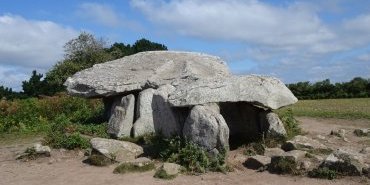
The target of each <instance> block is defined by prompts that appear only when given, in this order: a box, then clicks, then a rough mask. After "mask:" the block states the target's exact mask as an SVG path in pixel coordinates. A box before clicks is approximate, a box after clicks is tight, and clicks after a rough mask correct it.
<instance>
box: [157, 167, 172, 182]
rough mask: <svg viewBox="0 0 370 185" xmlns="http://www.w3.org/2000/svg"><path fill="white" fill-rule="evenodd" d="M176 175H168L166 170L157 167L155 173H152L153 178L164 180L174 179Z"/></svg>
mask: <svg viewBox="0 0 370 185" xmlns="http://www.w3.org/2000/svg"><path fill="white" fill-rule="evenodd" d="M176 176H177V175H168V174H167V173H166V171H165V170H164V169H161V168H160V169H158V170H157V171H156V172H155V174H154V177H155V178H159V179H166V180H171V179H174V178H176Z"/></svg>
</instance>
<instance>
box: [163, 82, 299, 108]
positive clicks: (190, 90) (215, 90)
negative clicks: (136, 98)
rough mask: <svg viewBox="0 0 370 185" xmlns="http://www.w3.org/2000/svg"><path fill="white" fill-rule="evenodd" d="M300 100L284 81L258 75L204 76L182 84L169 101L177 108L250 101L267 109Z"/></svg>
mask: <svg viewBox="0 0 370 185" xmlns="http://www.w3.org/2000/svg"><path fill="white" fill-rule="evenodd" d="M297 101H298V100H297V98H296V97H295V96H294V95H293V93H292V92H291V91H290V90H289V89H288V88H287V87H286V86H285V85H284V83H282V82H281V81H280V80H278V79H276V78H273V77H267V76H257V75H248V76H233V77H228V78H225V77H222V78H212V79H200V80H197V81H192V82H189V83H186V85H185V84H184V85H179V86H178V87H177V89H176V91H174V92H173V93H171V94H170V96H169V102H170V103H171V104H172V105H173V106H175V107H177V106H180V107H183V106H192V105H199V104H206V103H216V102H249V103H251V104H253V105H255V106H258V107H263V108H265V109H278V108H280V107H283V106H287V105H290V104H293V103H296V102H297Z"/></svg>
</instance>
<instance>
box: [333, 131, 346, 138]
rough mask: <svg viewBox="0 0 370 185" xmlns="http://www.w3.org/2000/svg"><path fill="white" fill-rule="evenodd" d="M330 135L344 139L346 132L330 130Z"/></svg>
mask: <svg viewBox="0 0 370 185" xmlns="http://www.w3.org/2000/svg"><path fill="white" fill-rule="evenodd" d="M330 135H334V136H338V137H341V138H344V137H345V135H346V130H344V129H339V130H332V131H331V132H330Z"/></svg>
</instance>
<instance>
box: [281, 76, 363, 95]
mask: <svg viewBox="0 0 370 185" xmlns="http://www.w3.org/2000/svg"><path fill="white" fill-rule="evenodd" d="M287 87H288V88H289V89H290V90H291V91H292V92H293V94H294V95H295V96H296V97H297V98H298V99H300V100H304V99H335V98H368V97H370V79H365V78H361V77H355V78H353V79H352V80H350V81H349V82H341V83H331V82H330V80H329V79H326V80H323V81H319V82H316V83H310V82H308V81H306V82H298V83H292V84H287Z"/></svg>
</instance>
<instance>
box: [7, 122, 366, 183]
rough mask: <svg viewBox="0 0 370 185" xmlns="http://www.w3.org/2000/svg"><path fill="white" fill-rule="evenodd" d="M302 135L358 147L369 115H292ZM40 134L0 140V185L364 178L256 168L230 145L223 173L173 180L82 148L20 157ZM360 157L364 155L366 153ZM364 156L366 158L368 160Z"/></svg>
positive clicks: (363, 143)
mask: <svg viewBox="0 0 370 185" xmlns="http://www.w3.org/2000/svg"><path fill="white" fill-rule="evenodd" d="M298 119H299V121H300V122H301V127H302V128H303V130H304V131H305V132H307V135H308V136H310V137H313V138H316V139H318V140H320V141H322V142H324V143H325V144H327V145H328V146H330V147H332V148H340V147H341V148H348V149H351V150H355V151H359V150H360V149H361V148H363V147H365V146H367V147H369V146H370V138H369V137H362V138H360V137H357V136H354V135H353V130H354V129H355V128H370V121H369V120H354V121H352V120H339V119H314V118H305V117H301V118H298ZM338 129H345V130H346V138H347V139H346V140H347V141H344V140H343V138H339V137H336V136H330V135H329V134H330V131H331V130H338ZM40 139H41V138H39V137H36V138H28V139H27V140H24V139H23V140H15V141H16V142H15V141H13V142H0V185H22V184H25V185H40V184H53V185H59V184H71V185H85V184H89V185H95V184H96V185H101V184H109V185H114V184H130V185H135V184H140V185H141V184H192V185H196V184H212V185H213V184H253V185H259V184H261V185H268V184H273V185H276V184H284V185H295V184H296V185H305V184H307V185H326V184H338V185H350V184H370V180H369V179H367V178H366V177H347V178H341V179H336V180H322V179H312V178H307V177H301V176H287V175H284V176H282V175H275V174H270V173H268V172H256V171H254V170H249V169H246V168H244V167H243V166H242V165H241V162H243V160H245V156H243V155H242V154H241V151H240V150H235V151H231V152H230V154H229V162H230V164H232V165H234V167H235V170H234V172H230V173H227V174H222V173H207V174H203V175H199V176H192V175H180V176H178V177H177V178H176V179H174V180H161V179H155V178H153V175H154V171H150V172H145V173H129V174H124V175H122V174H113V169H114V167H115V165H111V166H109V167H94V166H90V165H88V164H85V163H83V162H82V161H83V160H84V159H85V156H84V154H83V151H67V150H63V149H62V150H53V151H52V154H51V157H49V158H40V159H37V160H34V161H28V162H21V161H16V160H15V155H16V154H17V153H18V152H20V151H23V150H24V149H25V148H26V147H28V146H30V145H31V144H32V143H34V142H36V141H39V140H40ZM366 160H370V156H368V157H367V159H366ZM368 162H370V161H368Z"/></svg>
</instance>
